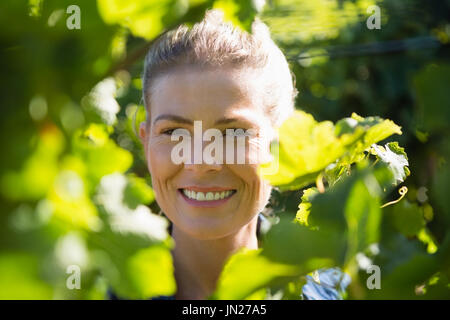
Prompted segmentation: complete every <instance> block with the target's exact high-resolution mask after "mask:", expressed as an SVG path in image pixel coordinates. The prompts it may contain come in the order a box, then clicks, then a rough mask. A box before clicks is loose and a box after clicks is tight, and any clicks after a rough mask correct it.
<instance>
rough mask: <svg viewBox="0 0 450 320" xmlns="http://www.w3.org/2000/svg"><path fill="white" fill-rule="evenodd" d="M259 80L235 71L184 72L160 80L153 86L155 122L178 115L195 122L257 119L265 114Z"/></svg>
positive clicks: (162, 76)
mask: <svg viewBox="0 0 450 320" xmlns="http://www.w3.org/2000/svg"><path fill="white" fill-rule="evenodd" d="M258 82H259V81H258V79H257V78H256V77H255V76H254V75H252V73H251V72H246V71H241V70H231V69H207V70H202V69H193V68H190V69H181V70H177V71H173V72H170V73H168V74H165V75H161V76H159V77H158V78H157V79H155V82H154V84H153V86H152V93H151V99H150V105H151V114H152V119H155V118H156V117H158V116H159V115H161V114H175V115H180V116H183V117H187V118H191V119H193V120H201V119H204V118H205V117H206V118H217V117H224V116H226V117H248V118H249V119H257V118H258V117H257V115H258V114H260V113H263V108H262V104H261V101H260V99H259V95H258V90H257V83H258Z"/></svg>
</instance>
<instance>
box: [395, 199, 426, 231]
mask: <svg viewBox="0 0 450 320" xmlns="http://www.w3.org/2000/svg"><path fill="white" fill-rule="evenodd" d="M386 215H387V217H388V218H389V220H390V221H391V222H392V224H393V225H394V226H395V228H396V229H397V230H398V231H399V232H401V233H402V234H404V235H405V236H406V237H411V236H415V235H417V234H418V233H419V231H420V230H421V229H422V228H423V227H424V226H425V224H426V222H425V219H424V216H423V212H422V209H421V208H419V206H417V205H416V204H415V203H410V202H409V201H408V200H406V199H404V200H402V201H400V202H399V203H397V204H395V205H393V206H391V208H389V210H387V213H386Z"/></svg>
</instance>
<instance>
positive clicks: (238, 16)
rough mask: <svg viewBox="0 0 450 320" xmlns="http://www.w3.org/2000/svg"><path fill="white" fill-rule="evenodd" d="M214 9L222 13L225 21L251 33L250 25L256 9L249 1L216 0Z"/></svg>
mask: <svg viewBox="0 0 450 320" xmlns="http://www.w3.org/2000/svg"><path fill="white" fill-rule="evenodd" d="M213 8H214V9H220V10H221V11H222V12H223V13H224V19H225V21H230V22H232V23H233V25H234V26H236V27H239V28H241V29H242V30H246V31H248V32H251V25H252V22H253V21H254V18H255V16H256V12H257V11H256V8H255V7H254V6H253V1H251V0H241V1H237V0H216V1H214V5H213Z"/></svg>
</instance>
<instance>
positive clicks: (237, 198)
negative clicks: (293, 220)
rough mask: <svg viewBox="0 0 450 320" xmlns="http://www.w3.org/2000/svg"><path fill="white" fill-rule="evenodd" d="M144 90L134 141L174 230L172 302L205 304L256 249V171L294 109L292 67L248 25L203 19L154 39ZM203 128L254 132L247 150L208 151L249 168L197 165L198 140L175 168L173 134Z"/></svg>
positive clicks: (261, 184) (260, 185)
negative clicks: (229, 263) (228, 264)
mask: <svg viewBox="0 0 450 320" xmlns="http://www.w3.org/2000/svg"><path fill="white" fill-rule="evenodd" d="M143 84H144V85H143V96H144V101H145V106H146V110H147V120H146V122H145V123H142V124H141V126H140V137H141V140H142V143H143V145H144V148H145V156H146V159H147V164H148V169H149V172H150V174H151V177H152V185H153V188H154V191H155V198H156V201H157V203H158V204H159V206H160V207H161V209H162V211H163V212H164V213H165V215H166V216H167V217H168V219H169V220H170V221H171V223H172V232H171V233H172V237H173V239H174V241H175V249H174V250H173V252H172V253H173V260H174V268H175V279H176V283H177V292H176V295H175V298H176V299H205V298H207V297H208V296H209V295H210V294H211V293H212V292H213V291H214V289H215V286H216V283H217V280H218V277H219V275H220V273H221V271H222V268H223V266H224V263H225V261H226V260H227V259H228V258H229V257H230V255H231V254H233V253H234V252H236V251H237V250H238V249H240V248H243V247H247V248H250V249H256V248H258V239H257V225H258V214H259V213H260V212H261V211H262V210H263V209H264V207H265V206H266V204H267V202H268V199H269V197H270V193H271V188H272V187H271V186H270V184H269V183H268V182H267V181H266V180H264V179H263V178H262V177H261V176H260V175H259V174H258V165H259V164H260V162H261V161H262V160H263V159H267V157H269V156H270V143H271V141H272V140H273V139H276V134H275V132H276V130H277V128H278V127H279V125H280V124H281V123H282V122H283V121H284V120H285V119H286V118H287V117H288V116H289V115H290V114H291V112H292V111H293V110H294V107H293V106H294V98H295V95H296V92H295V89H294V86H293V81H292V77H291V73H290V70H289V66H288V64H287V62H286V59H285V57H284V55H283V54H282V53H281V51H280V50H279V49H278V47H277V46H276V45H275V44H274V43H273V41H272V40H271V39H270V35H269V31H268V29H267V27H266V26H265V25H264V24H263V23H262V22H259V21H255V22H254V23H253V26H252V34H249V33H247V32H244V31H241V30H238V29H235V28H233V26H232V25H231V24H229V23H225V22H224V21H223V19H222V16H221V12H218V11H209V12H207V14H206V17H205V19H204V20H203V21H201V22H200V23H198V24H196V25H194V26H193V27H192V28H191V29H189V28H187V27H186V26H180V27H179V28H178V29H176V30H174V31H169V32H167V33H165V34H164V35H163V36H161V37H160V38H159V39H158V41H157V42H156V43H155V44H154V45H153V46H152V47H151V48H150V51H149V53H148V54H147V57H146V60H145V70H144V76H143ZM196 122H200V123H201V126H200V129H199V128H198V126H195V125H194V124H195V123H196ZM203 129H206V130H216V131H215V132H219V133H223V132H227V130H230V129H238V130H239V129H241V130H243V131H248V130H253V131H252V132H255V134H252V135H248V138H247V139H245V140H244V142H243V145H244V146H245V147H244V148H239V146H237V145H234V144H231V145H230V144H229V143H225V144H224V145H223V144H216V145H215V146H216V148H215V151H214V152H213V153H214V154H215V156H216V155H217V154H218V153H220V152H222V151H223V154H224V155H225V157H228V158H227V159H231V160H234V159H235V155H236V157H237V158H239V157H243V158H244V159H245V160H246V161H245V162H244V163H242V162H239V161H227V162H226V163H225V164H224V163H223V162H220V161H209V162H208V161H198V160H199V159H198V154H199V153H200V155H201V153H202V151H203V149H204V144H203V142H204V141H203V140H201V141H200V142H201V143H200V144H198V143H197V144H194V147H193V149H194V150H193V155H191V154H188V155H186V154H185V155H184V159H191V158H192V156H193V160H194V161H189V160H187V161H184V162H182V163H179V162H176V161H174V159H173V150H174V148H175V146H176V143H177V142H176V141H178V140H179V137H176V138H175V137H174V134H175V132H178V133H179V132H180V130H181V132H184V133H185V135H184V136H183V137H182V138H183V139H187V140H186V141H188V143H191V142H192V140H191V139H190V136H191V135H193V136H194V140H195V137H196V136H200V137H203V134H202V132H201V131H202V130H203ZM199 131H200V132H199ZM228 138H229V139H228ZM209 139H210V140H212V136H210V137H209ZM217 140H218V136H215V139H214V142H216V143H217V142H218V141H217ZM231 140H233V136H231V137H228V136H227V139H226V141H231ZM241 141H242V140H241ZM241 146H242V144H241ZM207 147H208V146H206V148H207ZM222 148H223V149H222ZM230 153H232V156H231V157H230ZM261 154H263V155H265V156H264V157H261ZM200 160H201V159H200ZM213 160H217V158H216V157H213Z"/></svg>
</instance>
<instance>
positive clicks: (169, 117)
mask: <svg viewBox="0 0 450 320" xmlns="http://www.w3.org/2000/svg"><path fill="white" fill-rule="evenodd" d="M160 120H171V121H174V122H178V123H185V124H191V125H192V124H194V122H193V121H192V120H190V119H186V118H183V117H181V116H177V115H173V114H162V115H159V116H157V117H156V119H155V120H154V121H153V124H155V123H156V122H157V121H160Z"/></svg>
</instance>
